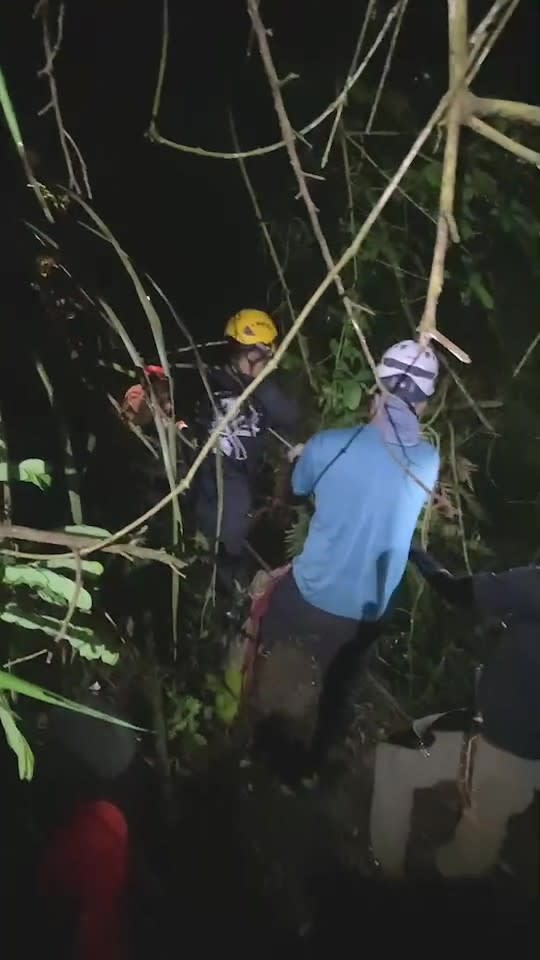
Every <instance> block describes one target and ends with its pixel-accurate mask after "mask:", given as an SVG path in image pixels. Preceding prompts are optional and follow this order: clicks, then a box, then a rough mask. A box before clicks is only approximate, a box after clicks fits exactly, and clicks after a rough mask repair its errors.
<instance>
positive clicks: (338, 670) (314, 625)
mask: <svg viewBox="0 0 540 960" xmlns="http://www.w3.org/2000/svg"><path fill="white" fill-rule="evenodd" d="M379 631H380V628H379V625H378V624H377V623H368V622H362V623H359V622H358V621H356V620H352V619H349V618H347V617H338V616H335V615H334V614H330V613H327V612H326V611H324V610H320V609H318V608H317V607H314V606H312V604H310V603H308V602H307V601H306V600H304V598H303V596H302V595H301V593H300V591H299V589H298V587H297V586H296V582H295V580H294V576H293V574H292V572H290V573H289V574H287V576H285V577H284V578H283V580H282V581H281V582H280V583H279V584H278V585H277V586H276V588H275V590H274V593H273V594H272V597H271V601H270V605H269V608H268V612H267V614H266V616H265V617H264V619H263V621H262V624H261V647H260V655H259V659H258V663H257V665H256V670H255V680H254V698H253V706H254V710H255V715H256V718H257V719H256V734H255V746H256V748H257V747H259V748H260V750H261V752H263V753H265V754H266V759H267V760H268V761H269V762H270V764H271V765H272V766H274V767H275V768H276V771H277V772H278V773H279V774H280V776H283V777H284V778H285V779H297V778H298V776H303V775H306V774H307V773H308V772H309V771H311V770H313V768H320V767H321V766H322V765H324V763H325V762H326V761H327V760H328V758H329V755H330V753H331V751H332V748H333V747H334V746H337V745H339V744H340V743H341V742H342V741H343V740H344V739H345V737H346V735H347V733H348V731H349V729H350V726H351V722H352V717H353V709H354V700H355V698H356V695H357V693H358V687H359V685H360V683H361V680H362V676H363V673H364V670H365V666H366V663H367V660H368V658H369V654H370V651H371V649H372V647H373V644H374V642H375V640H376V639H377V637H378V635H379Z"/></svg>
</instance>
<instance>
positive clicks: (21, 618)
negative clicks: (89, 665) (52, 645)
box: [0, 603, 120, 667]
mask: <svg viewBox="0 0 540 960" xmlns="http://www.w3.org/2000/svg"><path fill="white" fill-rule="evenodd" d="M0 620H3V622H4V623H12V624H13V625H14V626H16V627H20V628H21V629H22V630H41V632H42V633H44V634H46V636H48V637H57V636H58V633H59V631H60V628H61V626H62V621H61V620H59V619H58V618H57V617H49V616H47V615H45V614H41V613H34V612H27V611H25V610H21V609H20V607H18V606H17V604H16V603H8V604H7V606H6V607H5V609H4V610H3V611H2V613H0ZM65 640H67V642H68V643H69V644H70V646H72V647H73V649H74V650H76V651H77V653H78V654H79V656H80V657H83V659H84V660H101V661H102V662H103V663H106V664H108V665H109V666H111V667H114V666H115V665H116V664H117V663H118V660H119V657H120V654H119V653H118V652H116V651H112V650H109V649H108V647H106V646H105V645H104V644H103V643H97V642H96V640H95V638H94V631H93V630H92V629H91V628H89V627H81V626H79V625H76V624H74V623H70V624H69V626H68V628H67V632H66V634H65Z"/></svg>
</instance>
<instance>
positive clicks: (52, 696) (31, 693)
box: [0, 670, 148, 733]
mask: <svg viewBox="0 0 540 960" xmlns="http://www.w3.org/2000/svg"><path fill="white" fill-rule="evenodd" d="M0 690H6V691H9V692H10V693H18V694H20V696H22V697H30V698H31V699H32V700H39V701H40V702H41V703H48V704H50V705H51V706H52V707H62V708H63V709H64V710H73V712H74V713H80V714H83V715H84V716H85V717H93V718H94V719H95V720H104V721H105V722H107V723H112V724H113V725H114V726H116V727H127V728H128V730H139V731H141V732H143V733H147V732H148V731H147V730H146V729H145V727H136V726H135V725H134V724H133V723H128V721H127V720H121V719H120V718H119V717H112V716H110V715H109V714H108V713H103V712H102V711H101V710H94V709H93V708H92V707H86V706H83V705H82V704H80V703H75V701H74V700H68V699H67V698H66V697H61V696H60V695H59V694H57V693H53V692H52V691H51V690H45V689H44V688H43V687H38V686H37V684H35V683H29V682H28V681H27V680H22V679H21V677H16V676H14V675H13V674H12V673H6V671H5V670H0Z"/></svg>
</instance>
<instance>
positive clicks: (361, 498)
mask: <svg viewBox="0 0 540 960" xmlns="http://www.w3.org/2000/svg"><path fill="white" fill-rule="evenodd" d="M438 467H439V457H438V453H437V451H436V450H435V448H434V447H432V446H431V444H429V443H427V442H426V441H423V440H421V439H418V442H416V443H414V444H413V445H410V446H404V445H403V446H402V445H400V444H398V443H389V442H388V441H387V440H386V439H385V437H384V436H383V433H382V432H381V431H380V430H379V428H378V426H377V424H376V423H371V424H369V425H367V426H366V427H363V428H351V429H346V430H328V431H325V432H323V433H320V434H317V435H316V436H315V437H313V438H312V439H311V440H310V441H309V442H308V444H306V447H305V449H304V452H303V454H302V457H301V459H300V461H299V462H298V463H297V465H296V468H295V471H294V474H293V490H294V492H295V494H298V495H307V494H309V493H310V492H311V491H312V490H313V488H314V493H315V502H316V510H315V515H314V517H313V519H312V521H311V524H310V529H309V534H308V537H307V540H306V543H305V546H304V549H303V551H302V553H301V554H300V556H299V557H297V558H296V559H295V560H294V562H293V570H294V578H295V580H296V583H297V585H298V588H299V590H300V592H301V594H302V596H303V597H304V599H306V600H307V601H308V602H309V603H311V604H313V605H314V606H316V607H318V608H319V609H321V610H326V611H327V612H329V613H333V614H335V615H337V616H342V617H350V618H352V619H356V620H364V621H365V620H368V621H371V620H378V619H379V618H380V617H381V616H382V614H383V613H384V612H385V610H386V608H387V606H388V603H389V602H390V600H391V598H392V595H393V593H394V592H395V590H396V589H397V587H398V585H399V582H400V580H401V577H402V575H403V571H404V569H405V565H406V563H407V558H408V553H409V546H410V542H411V538H412V535H413V533H414V529H415V527H416V523H417V520H418V516H419V514H420V511H421V509H422V507H423V505H424V503H425V502H426V500H427V498H428V492H427V491H431V490H432V488H433V486H434V484H435V481H436V478H437V472H438Z"/></svg>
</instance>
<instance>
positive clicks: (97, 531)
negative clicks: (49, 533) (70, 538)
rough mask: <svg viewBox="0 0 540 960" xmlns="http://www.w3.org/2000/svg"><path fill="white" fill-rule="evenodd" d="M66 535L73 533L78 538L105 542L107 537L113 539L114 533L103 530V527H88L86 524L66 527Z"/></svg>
mask: <svg viewBox="0 0 540 960" xmlns="http://www.w3.org/2000/svg"><path fill="white" fill-rule="evenodd" d="M64 531H65V533H72V534H73V535H74V536H78V537H95V538H96V540H105V539H106V538H107V537H111V536H112V533H111V531H110V530H103V528H102V527H88V526H86V524H84V523H79V524H77V525H76V526H71V527H64Z"/></svg>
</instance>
